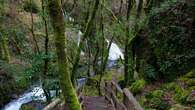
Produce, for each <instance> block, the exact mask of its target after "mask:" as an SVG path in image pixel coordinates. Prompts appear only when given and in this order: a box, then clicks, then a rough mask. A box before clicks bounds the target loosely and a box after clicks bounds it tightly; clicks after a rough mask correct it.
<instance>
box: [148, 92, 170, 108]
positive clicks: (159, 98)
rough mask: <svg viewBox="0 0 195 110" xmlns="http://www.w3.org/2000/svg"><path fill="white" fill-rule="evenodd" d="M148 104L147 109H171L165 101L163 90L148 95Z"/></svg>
mask: <svg viewBox="0 0 195 110" xmlns="http://www.w3.org/2000/svg"><path fill="white" fill-rule="evenodd" d="M145 97H146V99H147V103H149V105H146V107H149V108H154V109H157V110H166V109H168V108H169V105H168V103H167V102H166V101H165V100H164V99H163V97H164V92H163V91H162V90H155V91H152V92H150V93H148V94H146V96H145Z"/></svg>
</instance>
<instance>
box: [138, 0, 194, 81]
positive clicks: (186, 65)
mask: <svg viewBox="0 0 195 110" xmlns="http://www.w3.org/2000/svg"><path fill="white" fill-rule="evenodd" d="M178 7H180V8H178ZM191 8H192V7H191V6H190V5H189V4H187V3H186V2H184V0H181V1H180V0H167V1H165V2H164V3H162V5H161V6H160V7H159V8H154V9H153V11H151V13H150V15H149V17H148V19H149V22H148V25H147V26H148V27H147V29H145V34H148V38H146V39H147V40H148V41H149V46H148V48H147V49H148V50H150V51H152V52H151V55H150V57H152V59H153V61H151V58H148V59H145V60H146V61H145V62H147V63H148V64H149V66H146V68H150V69H149V70H150V71H149V76H151V77H154V76H155V77H161V78H162V77H163V78H164V79H166V80H172V79H175V78H177V76H178V75H181V74H184V73H185V72H186V71H188V70H190V69H192V68H193V67H194V65H193V62H194V60H193V58H194V55H195V54H194V53H195V51H194V49H195V47H194V42H195V39H194V38H193V36H192V35H191V32H192V31H193V30H192V28H191V27H189V26H188V25H189V24H188V23H190V24H192V22H193V18H192V16H191V15H192V14H191V13H192V11H190V10H189V9H191ZM178 18H180V19H178ZM186 18H188V20H187V19H186ZM143 36H144V34H143ZM189 39H191V40H189ZM144 41H145V40H144ZM144 41H143V43H144ZM144 47H146V44H145V45H144ZM144 47H140V48H144ZM147 49H146V51H147ZM143 51H145V50H143ZM140 53H145V52H140ZM147 55H148V54H145V55H142V56H145V57H148V56H147ZM152 55H153V56H152ZM145 57H143V58H145ZM140 60H141V59H140ZM151 65H152V66H151ZM151 68H154V69H151ZM141 69H142V68H141ZM155 70H156V71H157V72H156V74H152V73H155ZM144 72H145V71H144ZM149 78H150V77H149Z"/></svg>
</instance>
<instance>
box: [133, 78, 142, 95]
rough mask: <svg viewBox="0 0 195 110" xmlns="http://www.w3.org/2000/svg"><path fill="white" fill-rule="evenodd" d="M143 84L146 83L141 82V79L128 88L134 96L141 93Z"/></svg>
mask: <svg viewBox="0 0 195 110" xmlns="http://www.w3.org/2000/svg"><path fill="white" fill-rule="evenodd" d="M145 83H146V81H145V80H143V79H140V80H136V81H135V82H134V83H132V85H131V86H130V90H131V92H133V93H134V94H137V93H139V92H141V91H142V90H143V89H144V86H145Z"/></svg>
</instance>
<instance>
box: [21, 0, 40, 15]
mask: <svg viewBox="0 0 195 110" xmlns="http://www.w3.org/2000/svg"><path fill="white" fill-rule="evenodd" d="M23 9H24V10H25V11H26V12H32V13H38V12H39V7H38V5H37V3H36V2H35V1H34V0H32V2H30V1H29V0H28V1H25V2H24V5H23Z"/></svg>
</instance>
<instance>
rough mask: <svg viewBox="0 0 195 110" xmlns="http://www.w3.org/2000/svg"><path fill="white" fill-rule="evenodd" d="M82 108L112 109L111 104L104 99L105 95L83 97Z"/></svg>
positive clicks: (94, 109)
mask: <svg viewBox="0 0 195 110" xmlns="http://www.w3.org/2000/svg"><path fill="white" fill-rule="evenodd" d="M83 107H84V110H114V108H113V106H112V105H111V104H110V103H109V102H108V101H106V100H105V97H89V96H85V97H84V103H83Z"/></svg>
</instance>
